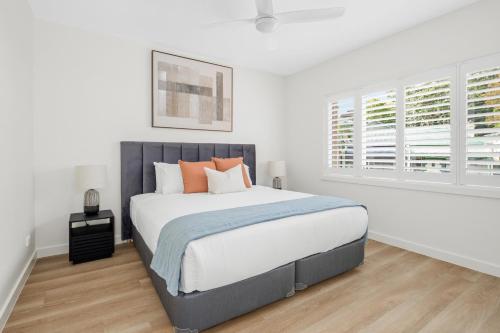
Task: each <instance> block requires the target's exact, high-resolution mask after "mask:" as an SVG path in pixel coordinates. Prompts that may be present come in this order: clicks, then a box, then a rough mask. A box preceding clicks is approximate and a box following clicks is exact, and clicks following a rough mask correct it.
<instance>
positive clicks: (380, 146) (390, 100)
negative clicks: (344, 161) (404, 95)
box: [361, 89, 396, 170]
mask: <svg viewBox="0 0 500 333" xmlns="http://www.w3.org/2000/svg"><path fill="white" fill-rule="evenodd" d="M361 105H362V115H363V121H362V152H361V160H362V161H361V165H362V168H363V169H378V170H384V169H388V170H394V169H395V168H396V90H395V89H391V90H387V91H382V92H377V93H372V94H368V95H364V96H362V98H361Z"/></svg>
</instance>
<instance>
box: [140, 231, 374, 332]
mask: <svg viewBox="0 0 500 333" xmlns="http://www.w3.org/2000/svg"><path fill="white" fill-rule="evenodd" d="M132 237H133V240H134V245H135V247H136V248H137V250H138V252H139V255H140V257H141V259H142V261H143V262H144V265H145V266H146V270H147V271H148V273H149V275H150V277H151V280H152V282H153V285H154V287H155V289H156V291H157V293H158V296H159V297H160V300H161V303H162V304H163V307H164V308H165V310H166V312H167V314H168V316H169V318H170V321H171V323H172V325H173V327H174V330H175V332H176V333H198V332H199V331H202V330H205V329H207V328H210V327H212V326H215V325H218V324H221V323H223V322H225V321H227V320H229V319H232V318H235V317H238V316H240V315H243V314H245V313H248V312H251V311H253V310H255V309H258V308H260V307H263V306H265V305H267V304H270V303H273V302H276V301H278V300H281V299H283V298H286V297H291V296H293V295H294V294H295V290H302V289H305V288H306V287H308V286H311V285H313V284H315V283H318V282H321V281H323V280H326V279H328V278H331V277H333V276H335V275H338V274H341V273H343V272H345V271H348V270H350V269H352V268H355V267H356V266H358V265H360V264H361V263H362V262H363V259H364V248H365V242H366V234H365V235H364V236H363V237H362V238H361V239H359V240H356V241H354V242H351V243H349V244H346V245H343V246H340V247H338V248H336V249H333V250H331V251H328V252H325V253H320V254H315V255H312V256H310V257H307V258H304V259H301V260H297V261H295V262H292V263H289V264H287V265H284V266H281V267H278V268H276V269H273V270H272V271H269V272H267V273H264V274H260V275H257V276H254V277H252V278H249V279H246V280H243V281H239V282H236V283H233V284H230V285H227V286H223V287H220V288H216V289H212V290H208V291H203V292H193V293H189V294H185V293H182V292H179V295H178V296H172V295H170V294H169V293H168V291H167V286H166V283H165V280H164V279H162V278H161V277H160V276H158V275H157V274H156V272H154V271H153V270H152V269H151V268H150V264H151V260H152V258H153V254H152V253H151V251H150V250H149V248H148V247H147V245H146V243H145V242H144V239H143V238H142V236H141V234H140V233H139V232H138V231H137V230H136V229H135V227H133V229H132Z"/></svg>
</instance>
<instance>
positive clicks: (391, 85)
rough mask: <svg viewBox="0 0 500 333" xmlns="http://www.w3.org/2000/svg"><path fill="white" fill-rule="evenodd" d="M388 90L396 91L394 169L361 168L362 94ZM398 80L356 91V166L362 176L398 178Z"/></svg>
mask: <svg viewBox="0 0 500 333" xmlns="http://www.w3.org/2000/svg"><path fill="white" fill-rule="evenodd" d="M389 90H395V92H396V138H395V142H394V143H395V145H396V158H395V160H394V163H395V168H394V170H376V169H365V168H363V166H362V165H361V163H362V162H363V160H362V159H363V158H362V154H363V153H362V149H363V142H362V140H363V133H362V129H363V120H364V119H363V118H364V116H363V96H365V95H369V94H373V93H379V92H385V91H389ZM398 91H399V89H398V82H397V81H395V80H393V81H387V82H384V83H381V84H376V85H370V86H366V87H364V88H362V89H360V90H359V91H358V94H357V95H358V96H357V98H358V100H357V105H358V106H359V108H358V109H357V111H358V113H359V116H358V118H359V121H358V128H359V130H358V133H359V139H358V142H359V149H358V151H359V159H358V161H359V163H358V167H359V174H360V175H361V176H362V177H374V178H389V179H392V178H398V173H399V171H400V170H399V167H400V166H399V164H398V109H399V103H400V101H399V98H398V97H399V94H398Z"/></svg>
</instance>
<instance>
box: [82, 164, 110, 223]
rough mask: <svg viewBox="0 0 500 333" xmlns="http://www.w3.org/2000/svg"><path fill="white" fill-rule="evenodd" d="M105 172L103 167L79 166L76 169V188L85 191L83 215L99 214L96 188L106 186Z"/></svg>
mask: <svg viewBox="0 0 500 333" xmlns="http://www.w3.org/2000/svg"><path fill="white" fill-rule="evenodd" d="M106 180H107V172H106V166H105V165H79V166H77V167H76V181H77V184H78V187H80V188H81V189H82V190H85V191H86V192H85V197H84V200H83V212H84V213H85V215H95V214H97V213H99V192H97V191H96V189H97V188H103V187H104V186H105V185H106Z"/></svg>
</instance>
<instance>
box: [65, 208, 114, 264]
mask: <svg viewBox="0 0 500 333" xmlns="http://www.w3.org/2000/svg"><path fill="white" fill-rule="evenodd" d="M114 252H115V216H114V215H113V212H112V211H111V210H101V211H100V212H99V213H98V214H96V215H85V214H84V213H75V214H71V216H70V218H69V260H70V261H72V262H73V264H79V263H81V262H85V261H91V260H96V259H102V258H108V257H111V256H112V255H113V253H114Z"/></svg>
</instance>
